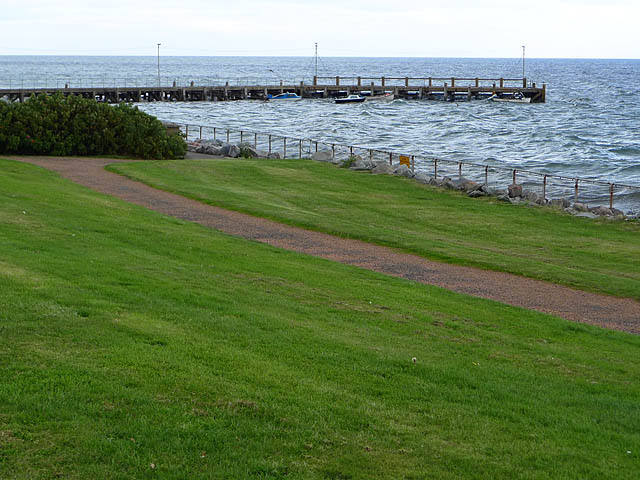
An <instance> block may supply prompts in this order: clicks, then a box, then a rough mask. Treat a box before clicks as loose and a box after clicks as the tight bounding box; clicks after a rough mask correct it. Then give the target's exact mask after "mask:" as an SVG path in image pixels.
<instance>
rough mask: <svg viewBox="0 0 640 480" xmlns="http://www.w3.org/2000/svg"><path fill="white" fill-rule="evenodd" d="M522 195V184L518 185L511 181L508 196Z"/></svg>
mask: <svg viewBox="0 0 640 480" xmlns="http://www.w3.org/2000/svg"><path fill="white" fill-rule="evenodd" d="M521 196H522V185H518V184H516V183H513V184H511V185H509V197H510V198H516V197H521Z"/></svg>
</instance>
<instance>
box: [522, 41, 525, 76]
mask: <svg viewBox="0 0 640 480" xmlns="http://www.w3.org/2000/svg"><path fill="white" fill-rule="evenodd" d="M522 78H525V76H524V45H523V46H522Z"/></svg>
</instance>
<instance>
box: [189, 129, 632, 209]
mask: <svg viewBox="0 0 640 480" xmlns="http://www.w3.org/2000/svg"><path fill="white" fill-rule="evenodd" d="M181 131H182V133H183V134H184V135H185V138H186V139H187V140H189V141H190V140H197V139H213V140H220V141H222V142H225V143H232V144H233V143H236V144H237V143H244V142H246V143H249V144H251V145H253V147H254V148H256V149H257V150H261V151H263V152H265V153H267V154H273V153H278V154H280V156H281V158H309V157H311V156H312V155H313V154H314V153H315V152H318V151H326V152H330V153H331V155H332V158H334V159H340V158H343V159H344V160H347V159H348V158H349V157H350V156H351V155H359V156H361V157H362V158H364V159H369V160H370V161H372V162H382V161H384V162H388V163H389V164H390V165H397V164H400V163H405V164H407V166H409V168H411V170H412V171H414V172H416V173H417V172H425V173H427V174H429V175H430V176H432V177H434V178H435V179H442V178H445V177H449V178H452V179H456V178H458V179H459V178H465V179H468V180H473V181H476V182H478V183H483V184H485V185H487V186H489V187H493V188H496V189H506V187H507V185H510V184H515V183H518V184H522V185H523V188H525V189H526V190H529V191H533V192H535V193H537V194H538V195H539V196H540V197H541V198H545V199H548V198H550V197H553V198H565V199H567V200H569V199H571V200H573V201H574V202H583V203H588V202H602V203H603V204H605V205H608V206H609V208H613V207H614V206H625V207H630V206H635V207H638V206H639V205H640V185H626V184H622V183H616V182H609V181H605V180H598V179H585V178H579V177H570V176H563V175H555V174H550V173H541V172H535V171H531V170H523V169H519V168H513V167H508V166H504V165H489V164H480V163H473V162H461V161H456V160H447V159H442V158H435V157H425V156H421V155H412V154H406V153H400V152H393V151H389V150H381V149H375V148H368V147H363V146H356V145H344V144H339V143H332V142H326V141H320V140H313V139H309V138H294V137H287V136H284V135H277V134H270V133H261V132H254V131H250V130H233V129H229V128H220V127H213V126H204V125H190V124H186V125H181Z"/></svg>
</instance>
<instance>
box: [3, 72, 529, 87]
mask: <svg viewBox="0 0 640 480" xmlns="http://www.w3.org/2000/svg"><path fill="white" fill-rule="evenodd" d="M300 82H304V84H305V85H326V86H328V85H343V86H345V87H348V86H368V85H371V83H373V84H374V85H377V86H388V87H394V86H398V87H402V86H403V87H416V88H421V87H431V86H435V85H439V86H442V85H444V84H445V83H446V84H447V85H448V86H449V87H455V86H460V87H462V86H475V87H479V86H486V87H489V86H492V85H498V86H500V87H523V86H526V82H527V80H526V79H523V78H459V77H385V76H380V77H354V76H340V75H336V76H330V77H327V76H322V77H301V76H291V77H289V78H282V77H279V76H277V75H260V76H247V77H218V76H192V77H175V76H160V77H158V76H157V75H140V76H136V77H110V78H107V77H70V76H46V75H40V76H33V77H21V78H13V77H4V78H0V88H4V89H9V90H11V89H21V90H24V89H34V90H35V89H44V88H51V89H53V88H56V89H59V88H144V87H156V86H158V87H161V88H162V87H164V88H171V87H180V88H182V87H189V86H192V85H194V86H207V87H214V86H225V85H229V86H232V87H233V86H238V87H247V86H276V85H300Z"/></svg>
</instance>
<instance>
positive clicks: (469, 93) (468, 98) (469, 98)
mask: <svg viewBox="0 0 640 480" xmlns="http://www.w3.org/2000/svg"><path fill="white" fill-rule="evenodd" d="M467 100H468V101H471V87H467Z"/></svg>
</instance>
